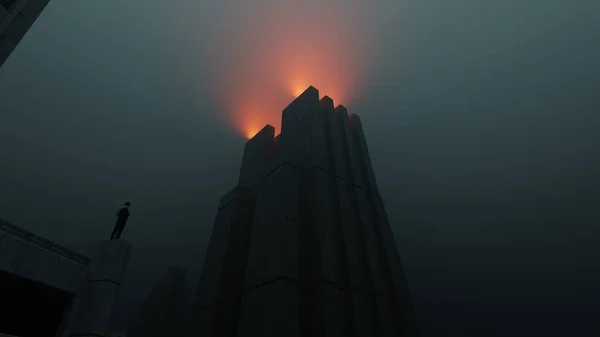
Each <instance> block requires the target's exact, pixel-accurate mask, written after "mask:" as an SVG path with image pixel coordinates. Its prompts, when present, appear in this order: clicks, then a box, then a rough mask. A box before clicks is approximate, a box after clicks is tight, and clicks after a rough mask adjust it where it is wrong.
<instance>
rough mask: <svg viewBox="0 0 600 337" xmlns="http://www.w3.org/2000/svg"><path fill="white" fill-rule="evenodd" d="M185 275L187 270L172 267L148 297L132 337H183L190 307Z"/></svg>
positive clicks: (131, 333) (131, 334) (189, 292)
mask: <svg viewBox="0 0 600 337" xmlns="http://www.w3.org/2000/svg"><path fill="white" fill-rule="evenodd" d="M186 274H187V270H186V269H184V268H178V267H169V270H168V271H167V274H166V275H165V278H164V279H163V280H162V281H161V282H159V283H157V284H156V285H155V286H154V289H152V292H151V293H150V295H149V296H148V300H147V301H146V303H145V304H144V307H143V308H142V311H141V312H140V315H139V317H138V319H137V322H136V324H135V326H134V327H133V330H132V331H131V332H130V336H131V337H167V336H173V337H179V336H181V334H182V332H181V331H180V328H181V324H182V319H181V316H184V315H187V314H188V312H189V309H190V308H189V305H188V303H189V304H191V303H190V302H191V301H190V295H191V291H190V289H189V288H188V287H187V281H186Z"/></svg>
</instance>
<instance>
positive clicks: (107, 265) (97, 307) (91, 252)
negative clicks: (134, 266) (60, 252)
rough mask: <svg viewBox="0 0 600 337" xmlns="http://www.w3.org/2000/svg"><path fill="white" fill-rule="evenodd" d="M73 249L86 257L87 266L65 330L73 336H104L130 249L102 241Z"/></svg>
mask: <svg viewBox="0 0 600 337" xmlns="http://www.w3.org/2000/svg"><path fill="white" fill-rule="evenodd" d="M74 249H76V250H78V251H79V252H81V253H82V254H85V255H86V256H88V257H89V258H90V265H89V270H88V274H87V277H86V279H85V283H84V285H83V287H82V290H81V291H80V292H79V293H78V294H77V297H76V298H75V301H74V303H73V309H72V312H71V315H70V318H69V324H68V326H67V328H66V331H69V332H70V333H71V335H76V336H107V335H108V333H109V332H110V328H111V326H112V309H113V306H114V303H115V302H116V300H117V296H118V294H119V288H120V286H121V283H122V281H123V279H124V277H125V272H126V271H127V264H128V263H129V257H130V255H131V251H132V246H131V244H130V243H129V242H127V241H124V240H105V241H101V242H97V243H92V244H87V245H82V246H77V247H74Z"/></svg>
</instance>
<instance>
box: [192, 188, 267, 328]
mask: <svg viewBox="0 0 600 337" xmlns="http://www.w3.org/2000/svg"><path fill="white" fill-rule="evenodd" d="M255 203H256V201H255V199H254V196H253V194H252V193H251V191H250V190H248V189H246V188H242V187H239V186H238V187H236V188H234V189H233V190H232V191H231V192H229V193H228V194H227V195H225V196H224V197H223V198H221V203H220V205H219V211H218V213H217V217H216V219H215V223H214V227H213V231H212V234H211V238H210V242H209V246H208V250H207V252H206V256H205V258H204V265H203V267H202V274H201V276H200V280H199V283H198V289H197V297H196V303H195V312H194V313H193V315H192V317H191V320H190V322H189V330H190V333H194V332H195V333H197V335H199V336H211V334H216V335H217V336H230V335H231V334H232V332H231V331H234V330H235V328H236V327H237V321H238V308H239V300H240V297H241V295H242V292H243V287H244V273H245V270H246V263H247V258H248V246H249V241H250V233H251V231H252V227H253V221H254V210H255Z"/></svg>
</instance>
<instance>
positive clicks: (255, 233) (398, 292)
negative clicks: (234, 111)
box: [188, 87, 417, 337]
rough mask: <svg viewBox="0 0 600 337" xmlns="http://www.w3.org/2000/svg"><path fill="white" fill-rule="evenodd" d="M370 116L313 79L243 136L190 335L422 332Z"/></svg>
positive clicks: (325, 335) (264, 336) (240, 336)
mask: <svg viewBox="0 0 600 337" xmlns="http://www.w3.org/2000/svg"><path fill="white" fill-rule="evenodd" d="M411 303H412V302H411V299H410V293H409V288H408V285H407V283H406V281H405V277H404V275H403V268H402V264H401V261H400V258H399V256H398V252H397V249H396V245H395V241H394V235H393V233H392V230H391V227H390V224H389V222H388V218H387V214H386V211H385V208H384V204H383V200H382V199H381V195H380V194H379V190H378V187H377V182H376V179H375V175H374V172H373V168H372V166H371V159H370V156H369V152H368V148H367V143H366V140H365V136H364V133H363V129H362V125H361V120H360V118H359V117H358V116H357V115H354V114H352V115H348V112H347V111H346V109H345V108H344V107H343V106H337V107H335V108H334V104H333V100H332V99H330V98H329V97H327V96H325V97H323V98H322V99H319V92H318V91H317V89H315V88H313V87H309V88H308V89H307V90H306V91H305V92H304V93H303V94H302V95H300V96H299V97H298V98H297V99H296V100H294V101H293V102H292V103H291V104H290V105H289V106H288V107H287V108H286V109H284V110H283V116H282V125H281V133H280V134H279V135H278V136H275V129H274V128H273V127H272V126H270V125H267V126H265V127H264V128H263V129H262V130H261V131H260V132H259V133H258V134H256V135H255V136H254V137H253V138H252V139H250V140H249V141H248V142H247V143H246V147H245V150H244V155H243V160H242V168H241V171H240V176H239V181H238V185H237V186H236V187H235V188H234V189H233V190H232V191H231V192H229V193H228V194H227V195H225V196H224V197H223V198H222V199H221V202H220V206H219V209H218V213H217V216H216V219H215V223H214V228H213V232H212V234H211V239H210V243H209V247H208V249H207V253H206V257H205V261H204V265H203V269H202V274H201V277H200V280H199V284H198V288H197V298H196V301H195V305H194V311H193V313H192V317H191V318H190V322H189V323H188V324H189V332H188V335H189V336H199V337H200V336H202V337H204V336H206V337H208V336H211V337H217V336H218V337H234V336H237V337H255V336H261V337H271V336H273V337H275V336H277V337H280V336H286V337H294V336H298V337H300V336H302V337H309V336H311V337H312V336H321V337H329V336H336V337H337V336H339V337H342V336H344V337H347V336H355V337H363V336H364V337H366V336H381V337H387V336H415V335H416V333H417V329H416V321H415V317H414V313H413V308H412V304H411Z"/></svg>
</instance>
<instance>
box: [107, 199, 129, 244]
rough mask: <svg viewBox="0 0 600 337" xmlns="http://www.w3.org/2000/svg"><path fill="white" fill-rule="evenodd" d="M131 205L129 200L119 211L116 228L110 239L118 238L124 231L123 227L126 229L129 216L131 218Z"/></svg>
mask: <svg viewBox="0 0 600 337" xmlns="http://www.w3.org/2000/svg"><path fill="white" fill-rule="evenodd" d="M129 206H131V203H130V202H129V201H128V202H126V203H125V205H124V207H123V208H121V209H120V210H118V211H117V223H115V229H114V230H113V232H112V234H111V235H110V239H111V240H114V239H118V238H120V237H121V234H122V233H123V229H125V224H126V223H127V218H129V215H130V213H129Z"/></svg>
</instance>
